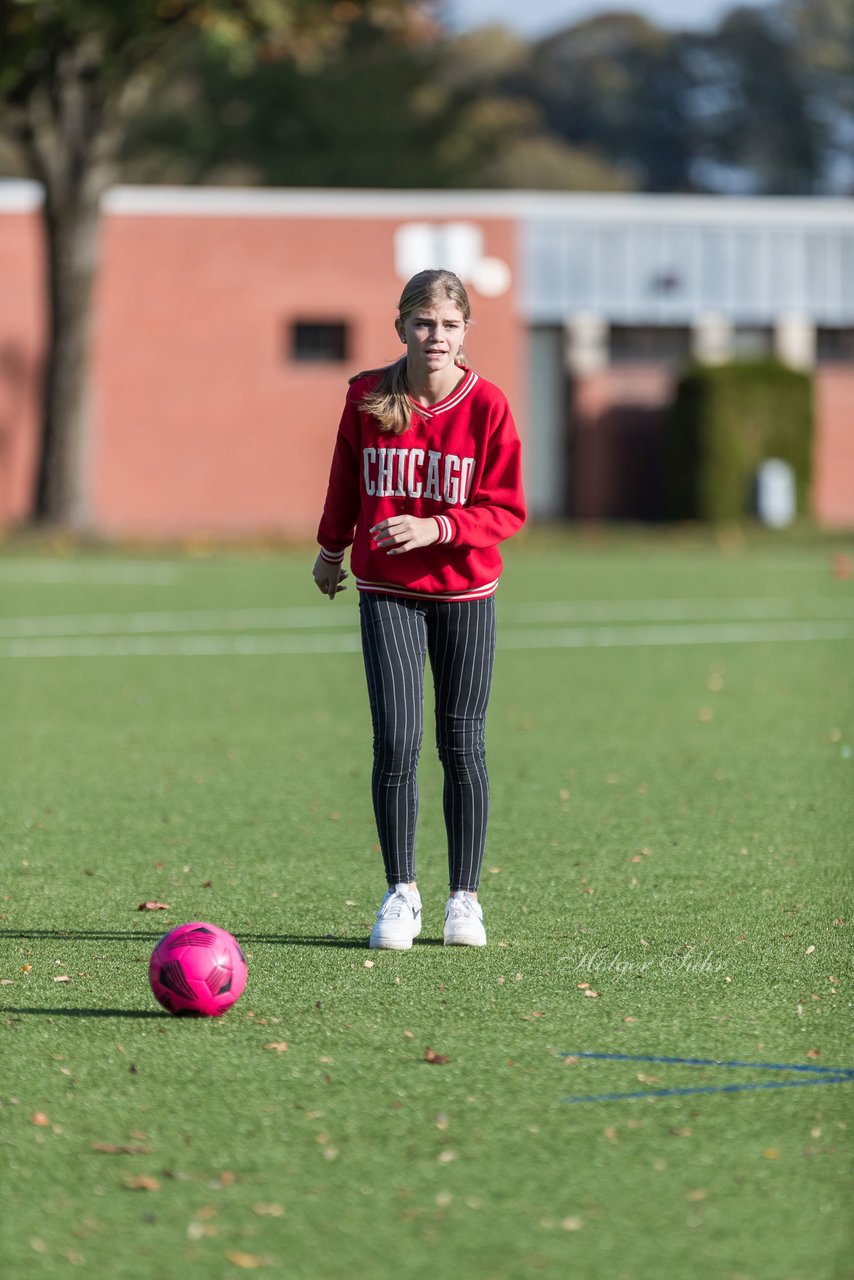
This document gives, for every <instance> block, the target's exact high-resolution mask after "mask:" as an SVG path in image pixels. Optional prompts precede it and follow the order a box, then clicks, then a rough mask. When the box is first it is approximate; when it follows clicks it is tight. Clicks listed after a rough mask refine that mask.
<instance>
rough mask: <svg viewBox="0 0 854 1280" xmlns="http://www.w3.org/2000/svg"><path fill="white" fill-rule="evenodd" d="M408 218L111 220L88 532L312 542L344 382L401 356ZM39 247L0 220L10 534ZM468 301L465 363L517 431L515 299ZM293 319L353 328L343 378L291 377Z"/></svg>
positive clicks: (20, 470) (502, 235) (492, 227)
mask: <svg viewBox="0 0 854 1280" xmlns="http://www.w3.org/2000/svg"><path fill="white" fill-rule="evenodd" d="M406 220H408V219H403V218H397V219H381V218H364V217H360V218H348V217H346V216H342V217H336V218H329V217H318V218H311V217H299V218H297V217H291V216H288V217H257V216H253V217H234V216H227V217H225V216H200V215H185V214H182V215H174V214H170V215H168V216H167V215H157V216H153V215H150V214H149V215H140V214H124V213H122V214H119V213H112V214H108V215H106V216H105V218H104V221H103V232H102V234H103V241H102V254H103V258H102V262H103V266H102V271H101V275H100V280H99V285H98V290H97V299H96V323H95V334H94V351H93V376H92V421H93V431H92V440H91V449H90V464H89V503H90V511H91V521H92V524H93V526H94V527H95V528H96V529H97V530H99V531H100V532H103V533H105V534H108V535H131V536H142V537H155V538H156V537H171V536H182V535H189V534H195V533H199V532H210V533H215V534H219V535H235V536H239V535H244V534H254V533H277V534H283V535H288V536H297V537H303V536H308V537H313V535H314V532H315V530H316V527H317V521H318V519H319V515H320V510H321V507H322V503H323V498H324V494H325V491H326V479H327V475H328V468H329V461H330V458H331V452H332V445H333V441H334V438H335V431H336V428H337V425H338V419H339V415H340V412H341V405H342V403H343V399H344V393H345V391H346V386H347V377H348V376H349V375H350V374H352V373H355V372H357V371H358V370H359V369H362V368H365V367H371V366H373V365H377V364H382V363H384V362H385V361H388V360H390V359H395V358H397V356H398V354H399V352H400V343H399V340H398V338H397V336H396V334H395V332H394V328H393V321H394V317H395V314H396V302H397V298H398V297H399V294H400V289H401V287H402V283H403V282H402V281H401V280H399V279H398V278H397V276H396V275H395V271H394V254H393V246H394V232H395V229H396V227H397V226H398V225H400V223H401V222H402V221H406ZM438 220H439V221H445V220H446V219H438ZM473 221H477V222H478V223H479V225H481V227H482V228H483V229H484V232H485V245H484V253H485V254H488V255H491V256H497V257H500V258H503V259H504V260H505V261H507V262H508V263H509V264H510V266H511V269H512V270H513V274H514V278H515V276H516V266H517V264H516V234H515V226H514V224H513V223H512V222H510V221H508V220H498V219H495V220H489V219H482V218H476V219H473ZM36 244H37V237H36V219H35V217H34V215H29V216H21V217H15V218H12V217H10V216H6V215H4V216H0V276H4V272H3V268H4V266H5V265H6V263H7V261H8V263H9V264H10V265H11V267H12V268H13V271H12V272H11V273H10V275H9V276H4V280H5V279H9V280H10V281H11V287H10V288H9V289H5V288H4V289H3V291H2V300H0V353H2V351H3V349H4V342H5V343H6V344H11V346H12V347H14V349H15V350H16V351H20V352H21V353H23V361H24V365H25V367H26V369H27V370H28V371H29V374H28V379H29V380H28V382H27V384H26V388H25V392H24V393H21V392H20V391H18V392H16V393H15V395H12V394H11V392H10V386H11V384H10V381H9V379H8V378H4V376H3V374H2V371H0V431H2V432H4V434H3V435H2V436H0V447H3V449H4V452H3V453H2V454H0V466H2V480H0V504H2V505H0V521H3V522H4V523H9V522H11V521H14V520H19V519H21V518H23V517H24V515H25V514H26V511H27V495H28V493H29V489H30V483H31V473H32V465H33V456H34V412H35V411H34V400H35V391H34V388H33V385H32V376H31V375H32V369H33V366H34V363H35V359H36V353H37V350H38V344H39V341H40V336H39V335H40V326H39V317H38V308H37V306H36V303H35V300H34V298H35V293H36V278H37V266H38V261H37V250H36ZM471 297H472V307H473V311H474V315H475V319H476V324H475V327H474V328H473V329H472V331H471V333H470V336H469V338H468V340H467V342H466V347H467V349H468V352H469V355H470V357H471V360H472V363H473V364H474V366H475V367H476V368H477V369H478V371H479V372H481V373H482V374H483V375H484V377H487V378H490V379H492V380H494V381H496V382H498V383H499V384H500V385H501V386H502V388H503V389H504V390H505V392H506V393H507V395H508V397H509V398H510V401H511V404H513V405H514V408H515V409H516V411H517V416H518V418H519V426H520V430H524V413H523V407H524V406H523V403H522V388H523V379H524V369H523V367H522V361H523V350H524V343H523V342H522V341H521V336H522V334H521V328H520V325H519V321H518V319H517V308H516V306H515V304H514V301H513V295H512V293H511V294H506V295H504V296H503V297H501V298H499V299H487V298H481V297H479V296H478V295H477V294H476V293H475V292H474V291H472V293H471ZM296 319H305V320H310V321H323V320H342V321H346V322H348V323H349V326H350V333H351V338H352V350H351V353H350V357H349V358H348V359H347V361H346V363H344V364H340V365H339V364H329V365H327V364H314V363H309V364H296V363H294V362H293V361H292V359H291V356H290V346H289V337H290V324H291V323H292V322H293V321H294V320H296ZM7 402H8V403H7ZM4 406H5V414H6V418H5V419H4V417H3V414H4ZM4 421H5V422H7V423H8V425H6V426H5V428H4V425H3V424H4ZM7 436H8V437H9V440H10V441H11V444H9V445H4V444H3V441H5V440H6V438H7ZM9 459H12V461H9Z"/></svg>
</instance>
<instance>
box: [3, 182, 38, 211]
mask: <svg viewBox="0 0 854 1280" xmlns="http://www.w3.org/2000/svg"><path fill="white" fill-rule="evenodd" d="M41 202H42V188H41V183H40V182H28V181H27V180H26V179H25V178H8V179H7V178H3V179H0V213H32V211H33V210H34V209H39V208H40V207H41Z"/></svg>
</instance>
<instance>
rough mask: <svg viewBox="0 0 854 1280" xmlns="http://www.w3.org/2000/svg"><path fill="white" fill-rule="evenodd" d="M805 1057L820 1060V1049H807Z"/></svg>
mask: <svg viewBox="0 0 854 1280" xmlns="http://www.w3.org/2000/svg"><path fill="white" fill-rule="evenodd" d="M807 1057H808V1058H820V1057H821V1050H820V1049H807Z"/></svg>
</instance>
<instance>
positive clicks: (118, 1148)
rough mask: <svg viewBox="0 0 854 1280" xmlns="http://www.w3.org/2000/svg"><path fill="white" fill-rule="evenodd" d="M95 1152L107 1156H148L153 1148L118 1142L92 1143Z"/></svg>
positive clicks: (90, 1144)
mask: <svg viewBox="0 0 854 1280" xmlns="http://www.w3.org/2000/svg"><path fill="white" fill-rule="evenodd" d="M89 1146H90V1147H91V1148H92V1150H93V1151H100V1152H101V1154H102V1155H105V1156H147V1155H150V1154H151V1147H141V1146H132V1145H129V1144H127V1143H124V1144H122V1143H118V1142H90V1143H89Z"/></svg>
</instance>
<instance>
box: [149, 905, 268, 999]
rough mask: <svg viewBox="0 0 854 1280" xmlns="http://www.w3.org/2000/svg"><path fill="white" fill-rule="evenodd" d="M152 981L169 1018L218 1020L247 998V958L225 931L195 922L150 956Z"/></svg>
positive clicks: (172, 933) (177, 931) (166, 935)
mask: <svg viewBox="0 0 854 1280" xmlns="http://www.w3.org/2000/svg"><path fill="white" fill-rule="evenodd" d="M148 980H149V982H150V983H151V990H152V991H153V992H154V997H155V999H156V1000H158V1001H159V1002H160V1004H162V1005H163V1008H164V1009H168V1010H169V1012H170V1013H175V1014H185V1015H187V1014H196V1015H197V1016H200V1017H206V1018H218V1017H219V1015H220V1014H222V1013H225V1012H226V1010H227V1009H230V1008H231V1006H232V1005H233V1004H234V1002H235V1000H238V999H239V998H240V996H241V994H242V993H243V988H244V987H245V986H246V957H245V956H244V954H243V952H242V951H241V949H240V943H239V942H238V941H237V939H236V938H234V937H232V935H231V934H230V933H228V932H227V931H226V930H225V929H220V927H219V925H216V924H206V923H205V922H204V921H203V920H193V921H192V922H191V923H190V924H179V925H178V927H177V928H175V929H171V930H170V931H169V933H164V935H163V937H162V938H161V939H160V941H159V942H158V943H157V946H156V947H155V948H154V950H153V951H152V953H151V961H150V963H149V966H148Z"/></svg>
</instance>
